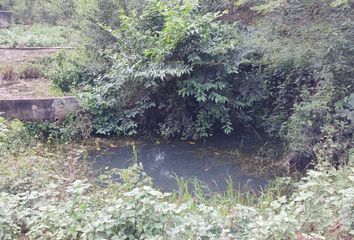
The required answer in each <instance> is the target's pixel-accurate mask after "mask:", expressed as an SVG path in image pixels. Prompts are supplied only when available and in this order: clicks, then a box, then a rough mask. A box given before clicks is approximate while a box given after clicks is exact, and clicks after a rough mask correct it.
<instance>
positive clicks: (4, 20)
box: [0, 11, 12, 28]
mask: <svg viewBox="0 0 354 240" xmlns="http://www.w3.org/2000/svg"><path fill="white" fill-rule="evenodd" d="M11 23H12V12H8V11H0V28H6V27H9V26H10V25H11Z"/></svg>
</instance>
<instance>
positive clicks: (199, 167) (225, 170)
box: [94, 143, 267, 192]
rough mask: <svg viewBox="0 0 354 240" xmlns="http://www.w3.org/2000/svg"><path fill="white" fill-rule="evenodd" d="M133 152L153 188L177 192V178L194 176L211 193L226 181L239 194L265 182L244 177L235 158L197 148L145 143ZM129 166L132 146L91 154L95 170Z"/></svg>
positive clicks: (251, 177)
mask: <svg viewBox="0 0 354 240" xmlns="http://www.w3.org/2000/svg"><path fill="white" fill-rule="evenodd" d="M136 149H137V155H138V161H139V162H141V163H142V165H143V166H144V170H145V171H146V173H147V174H148V175H149V176H151V177H152V178H153V180H154V184H155V186H156V187H157V188H160V189H161V190H163V191H174V190H178V186H177V182H176V176H178V177H179V178H183V179H185V180H187V179H190V178H192V177H196V178H197V179H199V180H201V181H202V182H204V183H205V184H207V186H208V187H209V188H210V190H211V191H217V192H222V191H225V190H226V189H227V180H229V179H231V180H232V181H233V184H234V188H235V189H236V190H239V189H240V190H241V191H244V190H245V188H248V189H249V188H251V189H254V190H260V189H261V188H263V187H264V186H265V185H266V183H267V181H266V180H265V179H262V178H260V177H255V176H248V175H246V174H244V173H243V172H242V169H241V167H240V166H239V165H238V164H237V161H235V159H231V157H227V156H223V155H216V154H214V153H208V154H206V153H201V152H200V148H198V146H196V145H189V144H185V143H181V144H177V145H168V144H151V143H145V144H140V145H138V146H136ZM236 160H237V159H236ZM130 164H132V147H131V146H123V147H119V148H116V149H109V150H107V151H105V152H104V153H98V154H97V153H96V154H94V168H95V169H103V168H105V167H109V168H126V167H128V166H129V165H130Z"/></svg>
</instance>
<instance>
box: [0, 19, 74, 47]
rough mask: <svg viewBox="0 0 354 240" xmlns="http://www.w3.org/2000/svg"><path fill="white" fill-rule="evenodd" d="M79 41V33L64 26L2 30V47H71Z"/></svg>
mask: <svg viewBox="0 0 354 240" xmlns="http://www.w3.org/2000/svg"><path fill="white" fill-rule="evenodd" d="M77 41H78V38H77V32H76V31H75V30H74V29H71V28H67V27H63V26H53V25H47V24H39V23H37V24H33V25H13V26H11V27H10V28H8V29H0V46H2V47H71V46H75V43H77Z"/></svg>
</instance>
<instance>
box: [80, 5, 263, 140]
mask: <svg viewBox="0 0 354 240" xmlns="http://www.w3.org/2000/svg"><path fill="white" fill-rule="evenodd" d="M219 16H220V13H206V14H203V13H200V12H198V5H197V4H195V3H193V2H186V3H184V4H177V2H176V3H163V2H160V1H152V2H151V3H150V4H149V6H148V7H147V9H146V10H145V12H144V14H143V15H141V16H140V17H138V16H136V15H134V14H133V13H131V15H130V16H126V15H124V16H121V17H120V22H121V26H120V27H119V28H118V29H117V30H112V35H113V36H114V37H115V39H116V46H115V48H116V49H114V50H112V52H111V53H110V54H112V56H113V59H112V67H111V69H110V70H109V71H108V74H107V75H106V76H105V77H104V78H101V79H98V81H96V84H97V85H98V86H97V85H95V86H94V89H92V93H91V98H92V97H93V98H94V100H90V99H86V101H87V102H91V101H93V102H95V103H96V104H98V106H97V105H96V106H94V108H93V109H92V106H91V105H90V104H88V105H87V106H88V107H89V108H90V109H91V110H93V111H94V114H95V115H96V116H98V118H97V119H94V121H96V125H95V127H96V128H97V129H98V132H99V133H108V132H112V131H113V132H117V133H123V134H128V135H131V134H134V133H136V132H137V131H139V132H140V131H141V130H142V129H145V128H146V127H149V128H154V129H156V130H158V131H159V133H160V134H162V135H164V136H168V137H173V136H182V137H184V138H194V139H197V138H205V137H208V136H210V135H212V133H213V130H214V129H215V127H216V126H220V127H221V129H222V130H223V131H224V132H225V133H227V134H229V133H231V131H232V130H233V124H234V123H236V122H242V123H245V122H247V120H248V118H247V116H246V114H245V111H246V110H247V109H249V108H250V107H252V106H253V105H254V104H255V103H256V102H257V101H260V100H261V99H262V94H263V88H262V84H261V83H260V82H258V81H257V78H256V77H255V76H253V75H252V74H251V73H248V72H247V71H243V72H242V73H240V69H241V68H247V67H248V64H249V61H250V59H251V58H252V51H251V50H250V49H248V48H247V47H245V46H244V44H243V41H244V39H243V34H242V31H241V30H237V28H238V27H237V25H235V24H225V23H222V22H221V21H219V20H218V17H219ZM107 30H108V31H110V30H111V29H109V28H108V29H107ZM85 96H87V94H86V95H85ZM97 96H98V98H97ZM97 108H98V109H101V110H100V111H97V110H95V109H97ZM103 109H106V110H105V111H102V110H103ZM106 112H110V116H109V117H108V116H106V115H105V114H106ZM101 114H103V116H102V115H101ZM114 116H117V117H114ZM118 116H119V117H118ZM107 120H108V122H107ZM102 125H103V126H102Z"/></svg>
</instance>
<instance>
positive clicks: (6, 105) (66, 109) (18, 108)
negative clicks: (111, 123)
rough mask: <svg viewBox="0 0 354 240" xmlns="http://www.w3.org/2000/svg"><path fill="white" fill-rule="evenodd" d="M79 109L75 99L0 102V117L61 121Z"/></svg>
mask: <svg viewBox="0 0 354 240" xmlns="http://www.w3.org/2000/svg"><path fill="white" fill-rule="evenodd" d="M79 109H80V106H79V103H78V102H77V100H76V98H75V97H58V98H33V99H6V100H0V117H4V118H7V119H19V120H21V121H34V122H43V121H62V120H63V119H64V118H65V117H66V116H67V115H68V114H70V113H75V112H76V111H78V110H79Z"/></svg>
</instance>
